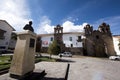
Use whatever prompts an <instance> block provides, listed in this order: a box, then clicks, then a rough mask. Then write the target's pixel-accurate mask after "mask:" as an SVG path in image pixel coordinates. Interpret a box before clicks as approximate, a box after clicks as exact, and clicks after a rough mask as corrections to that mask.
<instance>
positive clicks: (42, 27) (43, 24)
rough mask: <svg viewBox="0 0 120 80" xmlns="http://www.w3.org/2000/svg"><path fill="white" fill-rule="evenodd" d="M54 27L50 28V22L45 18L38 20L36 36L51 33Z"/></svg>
mask: <svg viewBox="0 0 120 80" xmlns="http://www.w3.org/2000/svg"><path fill="white" fill-rule="evenodd" d="M54 27H55V26H51V20H50V19H49V18H48V17H47V16H43V17H42V18H41V19H40V24H39V27H38V28H37V31H36V32H37V33H38V34H46V33H53V31H54Z"/></svg>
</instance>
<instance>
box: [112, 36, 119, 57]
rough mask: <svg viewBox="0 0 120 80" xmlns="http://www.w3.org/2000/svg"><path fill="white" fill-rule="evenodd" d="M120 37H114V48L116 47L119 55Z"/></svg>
mask: <svg viewBox="0 0 120 80" xmlns="http://www.w3.org/2000/svg"><path fill="white" fill-rule="evenodd" d="M119 39H120V38H117V37H113V43H114V48H115V51H116V53H117V55H120V50H119V46H118V44H119Z"/></svg>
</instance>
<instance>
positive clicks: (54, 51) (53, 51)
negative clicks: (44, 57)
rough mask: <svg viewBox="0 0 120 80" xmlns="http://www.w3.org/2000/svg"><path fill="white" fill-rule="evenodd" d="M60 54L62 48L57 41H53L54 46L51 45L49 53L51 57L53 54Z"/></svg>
mask: <svg viewBox="0 0 120 80" xmlns="http://www.w3.org/2000/svg"><path fill="white" fill-rule="evenodd" d="M59 52H60V46H59V45H58V44H57V41H53V42H52V44H50V45H49V48H48V53H49V54H50V57H51V55H52V54H55V55H57V54H59Z"/></svg>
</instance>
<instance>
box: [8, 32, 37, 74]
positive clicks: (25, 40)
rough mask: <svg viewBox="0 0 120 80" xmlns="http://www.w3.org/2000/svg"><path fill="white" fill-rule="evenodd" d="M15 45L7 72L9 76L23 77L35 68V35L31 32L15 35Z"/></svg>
mask: <svg viewBox="0 0 120 80" xmlns="http://www.w3.org/2000/svg"><path fill="white" fill-rule="evenodd" d="M17 35H18V37H17V43H16V47H15V51H14V55H13V60H12V63H11V67H10V70H9V73H10V75H15V76H24V75H25V74H27V73H29V72H32V71H33V70H34V68H35V65H34V62H35V46H36V34H35V33H33V32H31V31H28V30H26V31H23V32H19V33H17Z"/></svg>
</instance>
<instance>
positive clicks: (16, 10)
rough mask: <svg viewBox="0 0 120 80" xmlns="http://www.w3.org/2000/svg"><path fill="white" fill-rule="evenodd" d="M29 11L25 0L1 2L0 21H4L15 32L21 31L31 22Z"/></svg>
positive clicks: (4, 0) (3, 0)
mask: <svg viewBox="0 0 120 80" xmlns="http://www.w3.org/2000/svg"><path fill="white" fill-rule="evenodd" d="M29 17H30V11H29V8H28V6H27V5H26V1H25V0H2V1H1V2H0V19H2V20H6V21H7V22H8V23H9V24H10V25H11V26H13V27H14V28H15V29H16V31H21V30H22V28H23V27H24V25H25V24H26V23H27V22H28V21H29V20H31V19H30V18H29Z"/></svg>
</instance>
